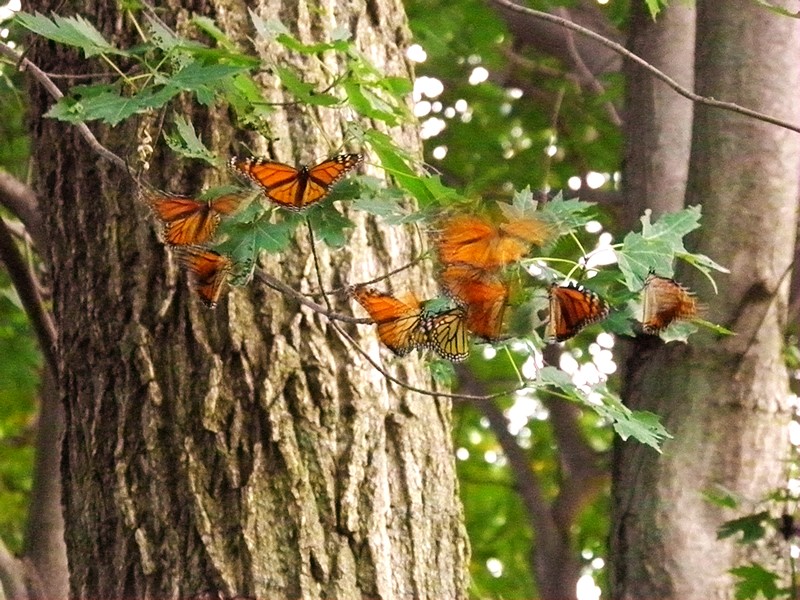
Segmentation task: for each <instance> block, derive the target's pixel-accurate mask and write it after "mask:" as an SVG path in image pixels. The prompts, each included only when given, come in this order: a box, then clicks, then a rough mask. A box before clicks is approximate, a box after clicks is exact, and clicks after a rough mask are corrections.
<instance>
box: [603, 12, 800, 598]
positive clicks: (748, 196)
mask: <svg viewBox="0 0 800 600" xmlns="http://www.w3.org/2000/svg"><path fill="white" fill-rule="evenodd" d="M785 6H786V8H788V9H789V10H797V5H796V4H791V5H789V4H786V5H785ZM798 51H800V31H798V29H797V23H796V21H795V20H793V19H789V18H786V17H782V16H779V15H776V14H774V13H772V12H770V11H768V10H765V9H763V8H761V7H758V6H757V5H753V4H751V3H748V2H746V1H734V2H730V3H726V4H724V5H722V4H719V3H711V2H705V1H702V2H698V16H697V52H696V71H695V73H696V81H697V91H698V93H700V94H703V95H706V96H712V97H716V98H726V99H729V100H731V101H733V102H737V103H739V104H742V105H745V106H748V107H752V108H755V109H756V110H763V111H766V112H769V113H770V114H774V115H778V116H780V117H784V118H786V119H790V120H792V121H795V122H796V121H797V119H798V117H799V116H800V114H798V112H799V111H798V105H797V102H796V90H797V86H798V83H800V82H799V81H798V79H799V77H798V75H799V71H800V68H798V65H797V63H796V61H794V60H792V58H791V57H792V56H796V55H797V52H798ZM798 167H800V136H798V135H797V134H796V133H792V132H789V131H786V130H783V129H780V128H778V127H774V126H772V125H768V124H765V123H761V122H758V121H754V120H751V119H747V118H744V117H742V116H739V115H736V114H732V113H729V112H724V111H719V110H715V109H711V108H707V107H702V106H696V107H695V117H694V126H693V136H692V153H691V162H690V168H689V179H688V186H687V189H688V191H687V199H686V203H687V204H688V205H692V204H698V203H702V204H703V213H704V219H703V230H702V231H701V232H700V235H699V236H698V237H697V239H696V242H695V247H694V250H695V251H697V252H701V253H704V254H707V255H709V256H711V257H713V258H714V260H716V261H718V262H720V263H722V264H724V265H726V266H728V267H729V268H730V269H731V274H730V275H727V276H719V277H717V280H718V282H719V284H720V293H719V295H714V294H713V292H712V291H711V290H710V289H709V288H710V286H709V285H708V284H707V283H704V282H703V281H702V277H700V276H698V275H697V274H696V273H689V272H685V273H681V274H680V277H681V278H682V279H683V280H684V281H686V282H687V283H690V284H691V285H692V286H693V287H694V288H695V289H696V290H697V291H698V292H699V293H700V295H701V297H702V300H703V302H704V303H706V304H707V311H706V312H707V318H709V319H710V320H712V321H715V322H719V323H721V324H722V325H724V326H725V327H728V328H730V329H732V330H733V331H734V332H736V335H735V336H731V337H725V338H721V337H718V336H715V335H713V334H711V333H708V332H701V333H700V334H698V335H695V336H693V337H692V338H690V343H689V344H688V345H682V344H678V343H671V344H667V345H665V344H663V343H662V342H661V341H660V340H658V339H656V338H652V339H651V340H648V341H646V342H643V343H642V344H640V347H639V353H638V356H637V357H636V359H635V360H630V361H628V363H627V365H626V367H627V368H626V370H627V373H626V376H625V379H624V381H625V390H624V396H625V398H626V400H627V401H628V403H629V404H630V405H631V406H633V407H635V408H638V409H650V410H653V411H655V412H657V413H659V414H661V415H662V416H663V417H664V420H665V424H666V426H667V428H668V429H669V430H670V431H671V432H672V434H673V435H674V436H675V438H674V439H673V440H670V441H669V442H667V443H666V444H664V454H663V455H662V456H658V455H657V454H655V453H653V452H652V451H650V450H647V449H645V448H643V447H641V446H637V445H632V444H631V445H624V446H622V447H621V452H620V453H619V455H618V461H617V468H616V472H615V498H614V499H615V503H616V510H615V514H614V516H613V532H612V539H613V543H614V545H615V550H616V552H615V554H616V557H615V558H616V560H615V565H614V568H613V572H614V575H615V589H614V597H615V598H637V599H638V598H681V599H684V600H691V599H695V598H696V599H701V598H702V599H707V598H733V597H734V588H733V582H732V578H731V576H730V575H729V574H728V573H727V570H728V569H730V568H732V567H734V566H736V565H738V564H741V562H743V561H744V556H743V553H744V552H745V551H746V550H745V549H742V548H740V547H737V545H736V543H735V542H732V541H730V540H722V541H719V540H717V539H716V529H717V527H718V526H719V525H720V524H721V523H722V522H723V521H725V520H727V519H730V518H733V517H736V516H741V513H733V512H732V511H723V510H722V509H719V508H718V507H716V506H713V505H711V504H710V503H708V502H706V501H705V500H704V499H703V492H706V491H709V490H713V489H714V488H715V486H723V487H724V488H727V489H729V490H732V491H734V492H736V493H738V494H739V495H741V496H742V497H743V498H746V499H748V500H752V501H754V502H756V501H758V500H760V499H763V498H765V497H766V495H767V494H768V493H769V492H770V491H772V490H775V489H777V488H778V487H779V486H781V484H782V483H783V482H784V476H785V472H784V464H783V460H784V459H785V458H786V456H787V453H788V444H787V435H786V431H787V430H786V424H787V422H788V420H789V417H790V412H789V407H788V406H787V395H788V377H787V373H786V369H785V365H784V363H783V360H782V356H781V348H782V333H783V329H784V327H785V325H786V301H787V291H788V281H789V279H788V277H787V274H788V269H789V267H790V263H791V260H792V252H793V249H794V247H795V245H794V242H795V239H794V237H795V224H796V222H797V194H798V182H797V172H798ZM746 508H747V507H744V509H745V510H746Z"/></svg>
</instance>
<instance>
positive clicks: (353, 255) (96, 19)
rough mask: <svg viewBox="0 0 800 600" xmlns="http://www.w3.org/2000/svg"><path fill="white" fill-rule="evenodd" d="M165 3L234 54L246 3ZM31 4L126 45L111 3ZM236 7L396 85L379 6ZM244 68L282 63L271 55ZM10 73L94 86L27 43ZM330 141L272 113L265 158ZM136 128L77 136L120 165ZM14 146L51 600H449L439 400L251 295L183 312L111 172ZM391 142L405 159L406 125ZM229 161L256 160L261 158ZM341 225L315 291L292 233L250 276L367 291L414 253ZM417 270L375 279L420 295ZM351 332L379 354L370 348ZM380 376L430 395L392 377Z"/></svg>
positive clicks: (337, 302) (208, 129) (270, 294)
mask: <svg viewBox="0 0 800 600" xmlns="http://www.w3.org/2000/svg"><path fill="white" fill-rule="evenodd" d="M174 4H175V5H170V6H164V7H162V8H166V9H167V10H166V11H165V12H164V13H162V14H164V15H169V18H172V19H173V20H174V21H173V22H177V23H182V24H185V23H186V22H187V21H188V20H189V19H190V18H191V17H192V16H193V14H204V15H206V16H209V17H211V18H214V19H217V22H218V23H219V25H220V26H221V27H223V28H224V29H226V30H227V31H228V32H229V33H230V34H231V35H232V37H234V38H236V39H240V40H243V43H244V40H246V36H247V35H248V32H249V31H250V29H249V28H248V27H249V25H248V23H247V19H246V15H247V8H246V7H245V6H244V5H237V6H236V7H235V9H232V8H231V7H230V6H229V5H228V4H225V3H219V4H218V3H215V2H214V1H210V0H197V1H195V2H193V3H192V8H191V9H187V8H185V7H184V8H181V7H180V6H178V5H177V3H174ZM36 8H37V9H38V10H40V11H42V12H47V11H48V10H49V9H57V10H59V12H60V14H65V15H68V14H74V12H75V11H76V10H77V11H79V12H80V14H82V15H83V16H85V17H86V18H88V19H89V20H90V21H92V22H93V23H95V24H96V25H97V27H98V28H99V29H100V30H101V31H103V32H104V33H105V34H106V36H107V38H109V39H115V40H125V39H128V40H130V39H132V38H131V35H130V31H129V30H127V29H126V28H125V27H126V26H125V25H124V24H125V23H126V19H125V17H124V15H122V14H119V13H118V12H117V11H118V9H117V8H116V5H113V6H112V5H109V4H108V3H105V2H96V3H90V4H84V3H80V4H72V6H70V5H69V3H67V5H64V4H63V3H52V5H51V6H48V7H42V6H40V5H39V6H37V7H36ZM254 10H256V12H258V13H259V14H262V15H263V17H264V18H272V17H276V16H277V17H279V18H281V19H282V20H283V22H284V23H285V24H287V25H289V26H290V27H291V28H292V29H293V30H294V31H295V32H296V34H297V35H298V37H300V38H301V39H302V40H304V41H319V38H320V36H324V35H327V34H328V33H329V31H330V30H331V29H332V28H333V27H334V26H335V25H336V24H344V25H347V26H349V27H350V28H351V30H352V32H353V35H354V37H355V39H356V40H357V44H358V46H359V47H360V48H361V50H362V51H363V52H365V53H366V54H368V55H369V57H370V59H371V60H372V61H373V62H374V63H376V64H377V65H378V66H379V67H380V68H383V69H384V70H385V71H386V72H387V74H392V75H401V76H408V75H409V71H408V66H407V63H406V61H405V59H404V55H403V51H404V46H405V44H406V42H407V38H408V35H407V29H406V22H405V16H404V12H403V8H402V5H401V4H400V3H399V2H395V1H393V0H380V1H378V0H374V1H370V2H356V3H336V2H328V3H324V4H323V5H319V4H318V3H305V2H300V3H295V2H285V3H283V4H281V3H280V2H272V3H269V4H268V5H265V6H260V7H258V8H255V9H254ZM183 26H185V25H183ZM258 52H259V53H260V54H261V55H262V56H264V57H269V59H270V61H273V62H280V61H281V60H284V58H283V57H282V54H281V52H282V50H281V49H280V48H279V47H277V45H274V46H273V45H270V46H268V47H259V48H258ZM31 58H32V59H33V60H34V61H35V62H38V63H40V64H41V65H42V67H43V68H44V69H45V70H46V71H51V72H61V73H65V72H66V73H79V72H87V71H92V70H96V65H93V64H90V63H87V61H86V60H85V59H83V58H81V57H79V56H78V55H77V53H74V52H71V51H66V50H64V49H62V48H58V47H55V46H54V45H53V44H49V43H46V42H43V41H39V42H37V43H36V45H35V48H34V52H32V54H31ZM293 60H295V61H297V60H298V59H297V58H296V57H295V58H293ZM327 67H328V68H330V69H332V70H334V71H335V70H336V69H337V68H338V67H337V65H336V64H327ZM303 68H304V71H303V72H304V77H305V78H306V80H308V81H312V82H313V81H316V82H321V81H322V79H321V73H320V71H319V68H318V67H316V66H314V64H313V63H312V62H311V61H309V63H308V65H303ZM264 85H265V88H266V90H267V96H268V97H269V98H270V99H271V100H275V101H285V100H289V99H290V98H288V97H284V95H283V92H282V88H281V86H280V85H279V83H278V82H277V81H276V80H275V79H274V77H273V76H272V75H267V76H266V77H265V80H264ZM32 98H33V105H34V109H35V112H34V114H39V115H40V114H42V113H43V112H44V111H45V110H46V109H47V108H48V107H49V105H50V100H49V99H48V98H46V97H45V96H44V95H43V94H42V93H41V92H40V91H39V90H38V89H36V88H33V89H32ZM226 114H227V113H225V112H223V111H222V110H220V111H217V112H211V113H207V112H202V111H200V110H194V112H193V117H194V121H195V123H198V124H199V123H204V128H203V129H201V130H200V133H201V135H202V137H203V139H204V140H205V141H206V142H207V143H209V144H210V145H211V146H212V147H213V149H214V150H216V151H218V152H219V153H220V155H222V156H223V157H224V156H226V155H229V154H231V153H232V152H237V151H240V148H239V147H237V146H236V145H235V144H234V143H233V140H234V137H235V133H234V132H233V131H232V128H231V125H230V123H229V122H228V119H227V116H226ZM344 124H345V119H344V116H342V115H341V114H340V113H338V112H336V111H331V110H328V109H319V110H317V109H314V108H307V107H300V106H286V107H283V108H279V109H278V110H277V112H275V113H274V115H273V118H272V119H271V122H270V127H271V134H272V142H271V146H270V147H271V149H272V150H273V151H274V152H275V155H276V156H277V158H278V159H280V160H283V161H286V162H295V161H297V162H301V161H302V162H306V161H309V160H313V159H314V158H321V157H322V156H327V155H328V154H330V152H331V149H332V147H336V146H338V145H339V144H340V142H341V141H342V132H343V127H344ZM362 125H363V126H365V127H377V125H376V124H374V123H362ZM146 126H147V123H143V124H139V125H137V124H134V123H127V124H124V125H121V126H120V127H117V128H115V129H107V128H100V127H97V126H93V129H94V130H95V131H96V132H98V133H100V132H101V133H100V135H99V136H98V137H99V138H100V140H101V141H102V142H103V143H104V144H105V145H107V146H108V147H110V148H112V149H115V150H117V151H118V153H123V152H125V151H126V149H127V152H128V153H130V154H132V153H133V150H134V149H133V148H132V147H131V146H130V141H129V140H131V139H140V132H141V130H142V129H143V128H144V127H146ZM320 127H321V129H322V130H324V135H323V134H322V132H321V131H320ZM33 135H34V147H35V151H34V156H35V161H36V173H37V178H36V180H37V181H36V183H37V186H38V190H39V193H40V195H41V197H42V198H45V199H46V201H45V202H42V206H43V209H44V211H45V215H44V218H45V223H46V228H47V237H48V240H49V244H50V245H49V247H48V248H47V249H46V254H47V255H48V258H49V261H50V264H51V268H52V274H53V284H54V290H53V292H54V314H55V319H56V322H57V326H58V356H59V388H60V395H61V397H62V399H63V403H64V406H65V417H66V423H65V428H66V433H65V438H64V453H63V462H62V475H63V488H64V490H63V494H64V497H63V500H64V511H65V528H66V533H65V537H66V544H67V554H68V558H69V566H70V588H71V590H70V595H71V596H74V597H83V598H149V597H156V598H167V597H172V598H177V597H183V598H185V597H189V596H192V595H195V594H197V593H200V592H203V591H206V590H218V591H220V592H221V593H222V594H223V595H235V594H243V595H253V596H256V597H259V598H278V597H281V598H300V597H302V598H347V599H351V598H355V597H381V598H400V597H403V598H407V597H419V598H424V597H428V598H461V597H465V596H466V593H467V592H466V587H467V583H466V571H465V568H466V566H465V565H466V559H467V554H468V545H467V541H466V537H465V532H464V528H463V524H462V511H461V506H460V503H459V500H458V494H457V491H458V490H457V482H456V478H455V469H454V464H453V456H452V452H451V450H452V448H451V440H450V403H449V401H447V400H443V399H437V398H431V397H423V396H420V395H416V394H412V393H410V392H407V391H405V390H403V389H401V388H399V387H398V386H395V385H389V383H388V382H387V381H386V380H385V379H384V378H383V377H382V376H381V375H379V374H378V373H377V372H376V371H375V370H374V369H372V368H371V367H370V366H369V364H368V363H367V362H366V361H365V360H364V359H363V358H362V357H361V356H360V355H358V354H357V353H355V352H354V350H352V349H351V348H350V347H349V346H348V344H347V342H346V341H345V340H344V339H342V338H341V337H340V336H339V335H338V334H337V332H336V331H335V330H333V329H332V328H331V327H330V326H329V324H328V322H327V321H326V319H325V318H323V317H321V316H320V315H318V314H316V313H314V312H312V311H310V310H309V309H307V308H305V307H303V306H301V305H299V304H298V303H297V302H295V301H293V300H291V299H288V298H283V297H281V296H279V295H277V294H276V293H275V292H274V291H272V290H270V289H268V288H266V287H263V286H261V285H258V284H257V283H253V284H251V285H250V286H248V287H246V288H238V289H234V290H232V291H231V292H230V294H229V295H228V296H227V298H226V299H223V300H222V301H221V303H220V306H219V307H218V308H217V309H216V310H213V311H210V310H207V309H205V308H204V307H202V306H201V305H200V304H199V303H198V301H197V300H196V299H195V298H194V297H193V296H192V294H191V292H190V291H189V290H188V289H187V286H186V283H185V276H184V274H183V273H182V272H181V271H180V270H179V269H178V268H176V267H175V265H174V261H173V260H172V259H171V258H170V256H169V252H167V251H166V250H165V249H164V248H163V247H162V246H161V245H160V244H159V243H158V242H157V241H156V236H155V235H154V228H153V226H152V224H151V223H149V219H148V216H147V211H146V209H145V207H143V206H142V205H141V204H140V203H137V201H136V198H135V196H136V194H135V191H136V190H135V189H134V188H133V186H132V185H131V184H130V180H129V179H128V177H127V175H126V174H125V173H122V172H119V171H118V170H116V169H115V168H114V166H113V165H109V164H108V163H104V162H100V161H98V159H97V157H96V156H94V155H93V154H92V153H91V152H90V151H89V149H88V148H87V146H86V144H85V142H84V141H83V140H82V139H81V138H80V137H79V136H78V135H77V133H76V132H75V130H74V129H73V128H71V127H69V126H65V125H64V124H61V123H59V122H55V121H51V120H46V119H43V120H37V121H36V122H35V126H34V131H33ZM391 135H392V136H393V138H394V139H395V140H397V141H398V142H401V143H402V144H403V145H404V146H406V147H407V148H408V149H409V150H411V151H414V152H419V149H420V146H419V140H418V138H417V135H416V131H415V130H414V129H412V128H410V127H407V128H405V129H402V130H401V129H397V130H393V131H391ZM326 140H330V141H331V142H329V143H331V146H329V145H327V144H326V143H325V141H326ZM249 143H250V144H251V147H255V148H256V150H261V151H263V152H265V145H264V143H263V142H261V143H259V142H258V141H254V140H252V139H251V140H249ZM161 156H162V155H161V154H160V153H159V152H157V153H156V157H161ZM150 178H151V181H152V183H154V184H156V185H162V184H163V186H164V187H167V189H169V190H170V191H172V192H176V193H197V192H198V191H200V189H201V184H205V185H208V184H211V183H216V182H217V180H218V178H219V174H217V173H212V172H209V171H207V170H202V169H199V168H198V167H197V166H196V165H193V164H189V163H186V162H183V163H177V164H176V163H175V161H174V160H172V159H169V158H157V159H154V161H153V166H152V170H151V173H150ZM159 179H160V181H159ZM164 182H166V184H164ZM350 216H351V217H352V218H353V219H354V220H355V221H356V225H357V227H356V228H355V230H354V233H353V236H352V239H351V240H350V243H349V244H348V245H347V246H346V247H345V248H343V249H341V250H338V251H335V252H334V251H328V250H327V249H324V248H322V247H321V246H318V247H317V250H318V253H319V256H320V260H321V263H322V265H323V270H324V272H323V281H322V282H317V281H316V278H315V275H314V266H313V259H312V256H311V253H310V246H309V243H308V241H307V240H306V239H305V238H304V237H303V236H302V235H299V236H298V239H297V240H296V243H295V244H294V245H293V246H292V248H291V249H290V250H289V251H287V252H286V253H284V254H283V255H281V256H268V257H266V258H265V259H263V260H262V265H263V268H264V269H265V270H266V271H267V272H269V273H271V274H273V275H275V276H277V277H279V278H281V279H282V280H283V281H284V282H286V283H287V284H289V285H291V286H293V287H294V288H295V289H299V290H303V291H306V292H313V291H315V290H318V289H319V286H320V285H322V286H323V287H325V288H326V289H331V288H333V287H339V286H341V285H346V284H349V283H355V282H358V281H363V280H366V279H371V278H373V277H375V276H377V275H380V274H381V273H382V272H384V271H386V270H389V269H391V268H393V267H397V266H400V265H401V264H403V263H405V262H407V261H408V260H409V259H411V258H412V257H414V256H416V255H417V254H418V253H419V251H420V248H419V245H418V244H417V243H416V242H415V238H414V237H413V235H412V232H411V231H409V230H399V229H392V230H391V231H389V230H385V229H383V227H382V226H380V225H379V224H376V222H375V221H373V220H371V219H366V218H364V217H362V216H360V215H350ZM427 275H428V274H427V273H426V272H424V270H423V272H419V273H417V274H416V275H413V276H412V275H405V276H404V277H405V281H402V280H401V279H400V278H393V283H394V284H395V286H398V287H401V288H402V287H404V286H405V285H408V286H410V287H413V288H415V289H417V290H422V292H423V293H424V292H425V291H427V290H426V287H428V286H429V284H428V283H427V281H428V280H429V279H430V278H429V277H428V276H427ZM334 308H335V309H336V310H338V311H340V312H349V311H350V310H351V303H350V302H349V300H347V299H346V298H343V297H341V298H335V299H334ZM349 333H350V334H351V335H354V336H356V338H357V339H358V340H359V341H360V342H361V344H362V345H366V344H368V345H369V351H370V352H371V353H372V354H373V355H375V354H377V352H378V346H377V342H376V341H375V339H374V332H373V331H371V329H370V330H367V329H363V330H361V329H359V330H356V329H355V328H351V330H349ZM362 333H363V336H362V335H361V334H362ZM396 371H397V372H398V376H399V377H401V378H404V379H406V380H408V381H409V382H410V383H412V384H415V385H419V386H422V387H429V386H430V381H429V378H428V377H427V375H426V371H425V369H424V368H423V367H422V365H421V364H419V363H418V362H417V361H415V360H413V359H409V360H406V361H403V363H402V365H401V366H399V367H398V368H397V369H396Z"/></svg>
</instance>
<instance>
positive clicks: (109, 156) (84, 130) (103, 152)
mask: <svg viewBox="0 0 800 600" xmlns="http://www.w3.org/2000/svg"><path fill="white" fill-rule="evenodd" d="M0 54H2V55H3V56H6V57H8V58H10V59H11V60H13V61H14V62H16V63H18V64H19V65H21V67H23V68H24V69H25V70H27V71H29V72H30V73H31V75H33V77H34V79H36V81H38V82H39V84H40V85H41V86H42V87H43V88H44V89H45V90H47V93H49V94H50V95H51V96H52V97H53V98H55V99H56V100H59V99H61V98H63V97H64V94H63V93H62V92H61V90H60V89H58V86H56V84H55V83H53V80H52V79H50V77H48V75H47V73H45V72H44V71H42V70H41V69H40V68H39V67H37V66H36V65H35V64H33V63H32V62H31V61H30V60H28V59H27V58H25V57H23V56H22V55H20V54H19V53H18V52H16V51H15V50H14V49H13V48H11V47H9V46H8V45H7V44H4V43H0ZM75 126H76V127H77V128H78V132H79V133H80V134H81V136H82V137H83V139H84V140H86V143H88V144H89V146H91V148H92V150H94V151H95V152H96V153H97V154H99V155H100V156H102V157H103V158H105V159H106V160H108V161H111V162H112V163H114V164H115V165H117V166H118V167H119V168H120V169H122V170H123V171H125V172H126V173H127V172H128V164H127V163H126V162H125V161H124V160H122V159H121V158H120V157H119V156H117V155H116V154H114V153H113V152H112V151H111V150H109V149H108V148H106V147H105V146H103V144H101V143H100V142H99V141H98V139H97V138H96V137H95V136H94V134H93V133H92V131H91V130H90V129H89V127H88V126H87V125H86V123H76V124H75Z"/></svg>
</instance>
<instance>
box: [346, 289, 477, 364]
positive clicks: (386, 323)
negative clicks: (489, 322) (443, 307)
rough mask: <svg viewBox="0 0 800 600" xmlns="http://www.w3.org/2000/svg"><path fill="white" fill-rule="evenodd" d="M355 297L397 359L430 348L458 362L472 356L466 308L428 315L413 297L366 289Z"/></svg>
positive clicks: (411, 295)
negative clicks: (416, 350)
mask: <svg viewBox="0 0 800 600" xmlns="http://www.w3.org/2000/svg"><path fill="white" fill-rule="evenodd" d="M352 295H353V297H354V298H355V299H356V301H357V302H358V303H359V304H361V306H363V307H364V308H365V309H366V311H367V312H368V313H369V316H370V318H372V320H373V321H374V322H375V323H376V324H377V325H378V338H379V339H380V340H381V342H383V344H385V345H386V347H388V348H389V349H390V350H391V351H392V352H394V353H395V354H396V355H397V356H405V355H406V354H408V353H409V352H411V351H412V350H414V349H415V348H428V349H430V350H433V351H434V352H436V353H437V354H439V355H440V356H442V357H443V358H446V359H447V360H451V361H454V362H455V361H461V360H464V359H465V358H466V357H467V355H468V354H469V338H468V335H467V330H466V327H465V325H464V323H465V320H464V312H463V309H461V308H455V309H452V310H449V311H445V312H443V313H438V314H437V313H428V312H426V311H425V309H424V308H423V307H422V306H421V304H420V302H419V300H417V298H416V297H414V295H413V294H409V295H407V296H406V297H404V298H402V299H399V298H395V297H394V296H392V295H390V294H384V293H382V292H379V291H377V290H375V289H373V288H369V287H363V286H360V287H356V288H354V289H353V290H352Z"/></svg>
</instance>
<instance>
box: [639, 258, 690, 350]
mask: <svg viewBox="0 0 800 600" xmlns="http://www.w3.org/2000/svg"><path fill="white" fill-rule="evenodd" d="M642 296H643V300H642V329H644V331H645V332H646V333H650V334H653V335H658V334H659V333H661V331H663V330H664V329H666V328H667V327H669V325H670V324H671V323H672V322H673V321H679V320H688V319H693V318H694V317H696V316H697V312H698V309H697V299H696V298H695V297H694V296H693V295H692V294H691V292H689V290H687V289H686V288H685V287H683V286H682V285H681V284H680V283H678V282H677V281H675V280H674V279H668V278H666V277H659V276H658V275H655V274H653V273H651V274H650V275H649V276H648V277H647V279H646V280H645V282H644V289H643V291H642Z"/></svg>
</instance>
